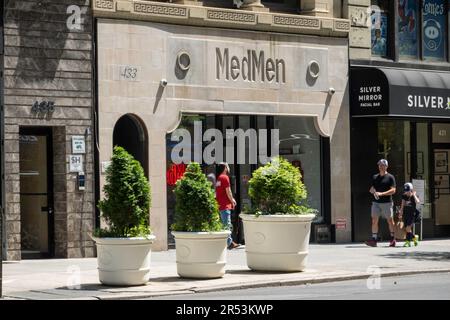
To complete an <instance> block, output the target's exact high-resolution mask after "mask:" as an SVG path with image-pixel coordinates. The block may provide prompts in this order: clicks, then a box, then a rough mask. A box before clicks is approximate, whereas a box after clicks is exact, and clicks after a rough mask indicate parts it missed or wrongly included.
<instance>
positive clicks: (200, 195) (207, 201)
mask: <svg viewBox="0 0 450 320" xmlns="http://www.w3.org/2000/svg"><path fill="white" fill-rule="evenodd" d="M175 197H176V203H175V216H174V223H173V224H172V230H173V231H189V232H212V231H222V230H223V229H224V228H223V225H222V222H221V220H220V215H219V208H218V205H217V201H216V198H215V193H214V189H213V188H211V183H210V182H209V181H208V180H207V179H206V176H205V175H204V173H203V172H202V170H201V168H200V165H199V164H198V163H196V162H192V163H190V164H189V165H188V167H187V169H186V172H185V173H184V175H183V177H182V178H181V179H180V180H178V181H177V183H176V186H175Z"/></svg>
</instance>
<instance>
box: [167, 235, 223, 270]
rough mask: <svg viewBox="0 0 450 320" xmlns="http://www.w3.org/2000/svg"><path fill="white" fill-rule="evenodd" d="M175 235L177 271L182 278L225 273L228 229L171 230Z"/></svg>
mask: <svg viewBox="0 0 450 320" xmlns="http://www.w3.org/2000/svg"><path fill="white" fill-rule="evenodd" d="M172 234H173V236H174V237H175V248H176V255H177V272H178V275H179V276H180V277H184V278H200V279H210V278H220V277H223V275H224V274H225V264H226V262H227V261H226V260H227V238H228V235H229V234H230V231H222V232H178V231H177V232H175V231H174V232H172Z"/></svg>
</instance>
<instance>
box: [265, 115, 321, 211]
mask: <svg viewBox="0 0 450 320" xmlns="http://www.w3.org/2000/svg"><path fill="white" fill-rule="evenodd" d="M274 127H275V128H278V129H279V130H280V131H279V137H280V144H279V153H280V156H282V157H284V158H285V159H287V160H288V161H289V162H291V163H292V164H293V165H294V166H296V167H298V168H299V170H300V173H301V174H302V181H303V183H304V184H305V186H306V190H307V191H308V198H307V204H308V205H309V206H310V207H311V208H314V209H317V210H318V211H319V213H318V214H319V217H318V219H319V220H320V219H321V217H323V210H322V197H321V190H322V189H321V151H320V136H319V134H318V133H317V130H316V129H315V127H314V121H313V119H312V118H303V117H302V118H299V117H282V116H276V117H274Z"/></svg>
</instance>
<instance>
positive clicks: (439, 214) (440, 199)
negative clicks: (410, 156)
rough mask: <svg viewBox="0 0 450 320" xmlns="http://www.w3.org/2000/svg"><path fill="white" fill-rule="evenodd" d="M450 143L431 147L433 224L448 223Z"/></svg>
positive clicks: (449, 217) (449, 212)
mask: <svg viewBox="0 0 450 320" xmlns="http://www.w3.org/2000/svg"><path fill="white" fill-rule="evenodd" d="M449 158H450V144H447V145H441V146H440V147H435V148H433V163H434V167H433V169H434V170H433V171H434V186H433V209H434V217H435V224H436V225H437V226H439V225H450V184H449V180H450V168H449Z"/></svg>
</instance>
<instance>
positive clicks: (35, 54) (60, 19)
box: [4, 0, 94, 260]
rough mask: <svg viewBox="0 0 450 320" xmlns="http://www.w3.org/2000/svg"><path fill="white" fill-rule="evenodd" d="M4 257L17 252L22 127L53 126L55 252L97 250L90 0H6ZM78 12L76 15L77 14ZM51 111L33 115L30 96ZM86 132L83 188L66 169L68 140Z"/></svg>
mask: <svg viewBox="0 0 450 320" xmlns="http://www.w3.org/2000/svg"><path fill="white" fill-rule="evenodd" d="M5 10H6V12H5V22H4V23H5V26H4V27H5V28H4V32H5V48H4V52H5V59H4V70H5V77H4V80H5V81H4V99H5V108H4V114H5V147H4V149H5V177H6V178H5V180H6V181H5V187H6V190H5V192H6V200H7V201H6V212H5V218H6V219H5V227H6V237H5V238H6V239H5V240H6V243H5V245H6V259H7V260H19V259H20V258H21V230H20V229H21V206H20V199H21V198H20V176H19V171H20V166H19V131H20V128H26V127H30V126H40V127H48V128H51V132H52V139H53V141H52V145H53V155H52V157H53V158H52V160H53V184H54V189H53V198H54V203H53V207H54V230H53V231H54V238H55V239H54V240H55V257H61V258H66V257H67V258H77V257H92V256H94V243H93V242H92V241H91V240H90V238H89V237H88V233H90V232H92V230H93V228H94V206H93V201H94V190H93V186H94V184H93V179H94V175H93V169H94V165H93V137H92V134H91V132H92V130H91V128H92V114H93V113H92V104H93V92H92V88H93V83H92V15H91V8H90V0H58V1H55V0H42V1H38V0H36V1H25V0H5ZM78 18H81V19H80V20H78ZM43 100H44V101H45V100H51V101H54V103H55V110H54V112H53V113H52V114H51V115H49V116H47V117H41V116H37V115H36V114H35V113H33V112H32V110H31V109H32V105H33V103H34V102H35V101H38V102H40V101H43ZM74 135H83V136H85V140H86V153H85V154H84V155H83V156H84V172H85V173H86V190H85V191H78V190H77V188H76V179H77V176H76V174H75V173H70V172H69V165H68V163H69V155H70V154H71V153H72V146H71V140H72V136H74Z"/></svg>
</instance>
